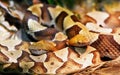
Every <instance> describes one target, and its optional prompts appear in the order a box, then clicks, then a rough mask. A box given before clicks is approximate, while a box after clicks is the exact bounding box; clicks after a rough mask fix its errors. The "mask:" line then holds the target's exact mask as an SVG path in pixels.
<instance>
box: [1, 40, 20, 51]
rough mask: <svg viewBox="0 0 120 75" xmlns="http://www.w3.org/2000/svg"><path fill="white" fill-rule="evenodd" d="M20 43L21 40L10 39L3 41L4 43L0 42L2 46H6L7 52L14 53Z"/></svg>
mask: <svg viewBox="0 0 120 75" xmlns="http://www.w3.org/2000/svg"><path fill="white" fill-rule="evenodd" d="M21 42H22V41H21V40H14V39H10V40H4V41H0V44H1V45H3V46H6V47H7V48H8V51H15V50H16V49H15V46H16V45H18V44H20V43H21Z"/></svg>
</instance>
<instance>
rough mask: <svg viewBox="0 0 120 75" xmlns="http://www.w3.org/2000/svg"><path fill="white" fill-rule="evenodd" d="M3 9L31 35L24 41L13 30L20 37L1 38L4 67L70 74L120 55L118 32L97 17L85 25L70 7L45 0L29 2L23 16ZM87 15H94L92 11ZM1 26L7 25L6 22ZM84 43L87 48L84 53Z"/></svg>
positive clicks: (1, 60)
mask: <svg viewBox="0 0 120 75" xmlns="http://www.w3.org/2000/svg"><path fill="white" fill-rule="evenodd" d="M3 9H5V11H6V12H5V14H4V15H5V18H6V14H7V15H8V14H9V16H11V17H12V19H13V20H15V19H17V21H19V22H18V23H17V24H22V26H21V28H23V29H24V31H25V33H26V35H27V36H28V37H29V38H30V39H32V40H30V41H25V40H23V39H21V38H18V36H17V35H13V34H11V35H10V36H15V37H16V38H17V39H15V38H11V37H6V39H4V40H1V41H0V57H1V59H0V62H1V63H2V65H3V66H2V67H3V70H7V69H14V70H15V69H18V70H19V71H20V72H24V73H33V74H69V73H73V72H77V71H80V70H82V69H84V68H86V67H88V66H92V65H95V64H97V63H100V62H102V61H103V60H105V59H108V60H112V59H115V58H117V57H118V56H119V55H120V40H119V39H120V35H119V32H117V31H115V32H113V29H112V28H104V27H101V26H100V25H99V24H100V23H101V22H100V23H99V22H97V21H98V20H97V21H96V22H95V21H94V19H95V18H93V19H92V20H91V19H89V20H87V21H85V22H87V23H86V24H85V23H84V24H85V25H84V24H83V23H82V22H81V21H80V20H79V19H78V18H77V17H76V16H75V15H74V13H72V12H71V11H69V10H68V9H65V8H62V7H60V6H50V5H46V4H42V3H40V4H36V5H33V6H30V7H29V8H28V9H27V11H26V13H25V16H24V18H23V20H20V19H19V18H17V17H16V16H14V15H13V14H12V13H11V12H9V13H8V10H6V8H4V7H3ZM88 16H89V18H91V16H90V15H89V14H88V15H87V17H88ZM102 19H103V17H102ZM9 21H10V20H9V19H8V22H9ZM94 22H95V23H94ZM14 24H15V27H16V28H18V29H19V26H17V25H16V23H14ZM101 24H102V25H103V23H101ZM90 25H91V26H92V27H93V28H91V26H90ZM2 28H3V29H5V27H3V26H2ZM5 30H6V29H5ZM100 30H101V31H100ZM6 32H8V33H11V32H9V31H6ZM15 34H16V33H15ZM21 34H22V33H21ZM36 41H37V42H36ZM83 47H86V48H85V49H86V50H85V52H83V53H81V52H80V51H82V50H83V49H82V48H83Z"/></svg>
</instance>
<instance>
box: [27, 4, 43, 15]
mask: <svg viewBox="0 0 120 75" xmlns="http://www.w3.org/2000/svg"><path fill="white" fill-rule="evenodd" d="M40 7H43V4H36V5H33V6H31V7H29V8H28V10H29V11H32V14H34V15H36V16H41V9H40Z"/></svg>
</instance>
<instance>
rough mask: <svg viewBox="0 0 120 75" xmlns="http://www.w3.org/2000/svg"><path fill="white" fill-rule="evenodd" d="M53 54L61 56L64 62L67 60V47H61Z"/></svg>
mask: <svg viewBox="0 0 120 75" xmlns="http://www.w3.org/2000/svg"><path fill="white" fill-rule="evenodd" d="M54 53H55V55H56V56H57V57H59V58H61V59H62V60H63V61H64V62H65V61H67V59H68V58H67V57H68V47H66V48H63V49H61V50H58V51H56V52H54Z"/></svg>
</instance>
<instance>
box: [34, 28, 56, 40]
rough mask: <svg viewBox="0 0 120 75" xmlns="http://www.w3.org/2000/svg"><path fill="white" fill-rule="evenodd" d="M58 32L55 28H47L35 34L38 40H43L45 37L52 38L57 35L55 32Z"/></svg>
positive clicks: (46, 38)
mask: <svg viewBox="0 0 120 75" xmlns="http://www.w3.org/2000/svg"><path fill="white" fill-rule="evenodd" d="M57 32H58V31H57V30H56V29H55V28H47V29H45V30H42V31H38V32H35V33H34V34H35V36H36V38H37V40H43V39H44V40H51V39H53V38H54V37H55V34H56V33H57Z"/></svg>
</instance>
